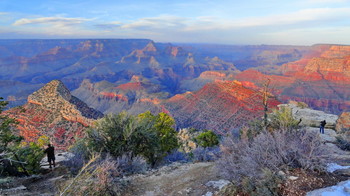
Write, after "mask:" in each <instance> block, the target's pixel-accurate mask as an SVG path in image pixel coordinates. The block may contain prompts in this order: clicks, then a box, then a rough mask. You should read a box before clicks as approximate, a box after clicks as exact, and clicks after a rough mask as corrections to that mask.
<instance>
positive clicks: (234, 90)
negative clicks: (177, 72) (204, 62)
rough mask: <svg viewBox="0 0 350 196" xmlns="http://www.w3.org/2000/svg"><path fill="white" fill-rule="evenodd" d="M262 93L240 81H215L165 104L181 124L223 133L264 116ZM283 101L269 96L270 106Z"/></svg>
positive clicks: (273, 106)
mask: <svg viewBox="0 0 350 196" xmlns="http://www.w3.org/2000/svg"><path fill="white" fill-rule="evenodd" d="M262 100H263V98H262V92H260V91H256V90H252V89H248V88H246V87H244V86H243V85H242V83H240V82H238V81H216V82H213V83H209V84H207V85H205V86H204V87H203V88H202V89H200V90H199V91H196V92H187V93H185V94H179V95H176V96H174V97H172V98H170V99H169V100H167V102H166V104H165V106H166V108H167V109H168V111H169V112H170V114H171V115H172V116H173V117H174V118H175V119H176V122H177V125H178V126H179V127H194V128H197V129H211V130H214V131H216V132H217V133H220V134H224V133H227V132H229V131H232V130H233V129H234V128H237V127H241V126H242V125H244V124H246V123H248V122H249V121H250V120H253V119H255V118H260V117H262V116H263V104H262ZM279 103H280V102H279V101H277V100H276V99H269V101H268V105H269V107H270V108H275V107H276V106H277V105H278V104H279Z"/></svg>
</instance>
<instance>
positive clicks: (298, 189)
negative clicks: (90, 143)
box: [0, 114, 350, 196]
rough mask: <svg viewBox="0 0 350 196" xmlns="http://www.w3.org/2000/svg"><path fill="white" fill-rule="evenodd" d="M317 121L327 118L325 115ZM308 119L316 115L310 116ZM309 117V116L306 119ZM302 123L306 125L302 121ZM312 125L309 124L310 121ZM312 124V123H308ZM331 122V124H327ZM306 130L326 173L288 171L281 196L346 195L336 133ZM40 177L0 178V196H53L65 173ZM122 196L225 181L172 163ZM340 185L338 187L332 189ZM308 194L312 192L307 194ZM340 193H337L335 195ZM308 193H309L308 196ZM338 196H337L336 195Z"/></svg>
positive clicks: (132, 179) (188, 191) (208, 191)
mask: <svg viewBox="0 0 350 196" xmlns="http://www.w3.org/2000/svg"><path fill="white" fill-rule="evenodd" d="M322 115H323V116H321V117H320V116H318V117H317V118H322V119H328V117H327V114H322ZM312 116H317V115H315V114H313V115H312ZM310 118H311V117H310ZM304 122H307V121H306V120H305V121H304ZM310 122H312V121H310ZM312 123H313V124H314V122H312ZM330 123H331V121H330ZM303 126H304V128H305V129H307V130H308V131H311V132H314V134H318V135H319V136H320V137H321V139H322V141H323V142H324V143H325V144H326V146H327V148H326V149H325V150H327V151H329V153H328V155H327V156H326V157H324V158H325V159H326V160H327V162H329V163H333V165H330V166H329V168H332V169H331V170H329V172H330V173H310V172H303V171H301V170H294V171H291V172H289V173H287V174H285V175H286V177H287V178H288V181H287V183H286V184H284V185H283V186H284V187H285V191H284V193H283V195H293V196H295V195H306V194H308V195H310V196H319V195H321V194H322V193H326V192H327V193H328V192H329V193H330V194H329V195H332V194H333V193H332V192H331V191H332V190H335V191H338V192H335V193H334V194H333V195H337V194H338V193H339V194H340V193H341V194H344V195H347V194H348V195H350V183H349V181H346V180H349V179H350V167H347V166H350V152H349V151H343V150H341V149H339V148H338V147H337V146H336V144H335V142H336V136H337V135H338V133H337V132H336V131H334V130H333V129H325V134H320V133H319V128H317V127H312V126H311V125H308V124H307V123H306V124H304V125H303ZM69 156H71V155H69V154H61V155H60V156H59V155H57V161H58V162H60V161H62V160H64V159H65V158H67V157H69ZM42 165H43V174H41V175H37V176H31V177H24V178H6V179H0V195H45V196H46V195H47V196H48V195H54V194H55V193H57V192H58V191H59V188H58V187H59V185H60V184H62V182H64V181H66V180H67V179H68V177H69V172H68V171H67V170H66V169H65V168H64V167H63V165H62V164H60V163H58V167H56V168H55V169H53V170H49V169H48V168H47V164H46V163H45V162H44V163H43V164H42ZM124 181H125V182H126V186H125V193H124V194H123V195H126V196H134V195H143V196H151V195H152V196H153V195H154V196H160V195H179V196H180V195H196V196H197V195H205V196H211V195H220V194H219V191H220V189H222V188H223V187H224V186H225V185H226V184H228V183H229V182H228V181H225V180H223V179H222V178H220V176H219V174H218V171H217V168H216V167H215V163H213V162H204V163H203V162H198V163H174V164H171V165H168V166H164V167H161V168H158V169H154V170H150V171H148V172H146V173H145V174H138V175H132V176H129V177H125V178H124ZM337 183H340V185H339V186H336V187H332V186H333V185H336V184H337ZM311 191H312V192H311ZM339 191H341V192H339ZM308 192H309V193H308ZM339 194H338V195H339Z"/></svg>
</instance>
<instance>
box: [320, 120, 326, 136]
mask: <svg viewBox="0 0 350 196" xmlns="http://www.w3.org/2000/svg"><path fill="white" fill-rule="evenodd" d="M325 126H326V120H323V121H321V122H320V133H322V134H324V127H325Z"/></svg>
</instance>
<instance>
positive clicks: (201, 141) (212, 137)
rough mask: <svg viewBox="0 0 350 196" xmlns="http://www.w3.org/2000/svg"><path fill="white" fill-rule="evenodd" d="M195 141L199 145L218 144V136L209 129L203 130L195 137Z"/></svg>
mask: <svg viewBox="0 0 350 196" xmlns="http://www.w3.org/2000/svg"><path fill="white" fill-rule="evenodd" d="M195 141H196V143H197V144H198V145H199V146H201V147H204V148H206V147H213V146H216V145H218V144H219V137H218V136H217V135H216V134H215V133H214V132H213V131H211V130H204V132H202V133H200V134H199V135H198V136H197V137H195Z"/></svg>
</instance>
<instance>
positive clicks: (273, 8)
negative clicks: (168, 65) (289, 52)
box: [0, 0, 350, 45]
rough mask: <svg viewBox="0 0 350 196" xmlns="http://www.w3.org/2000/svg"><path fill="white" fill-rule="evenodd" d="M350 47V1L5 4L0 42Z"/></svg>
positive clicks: (41, 0)
mask: <svg viewBox="0 0 350 196" xmlns="http://www.w3.org/2000/svg"><path fill="white" fill-rule="evenodd" d="M33 38H35V39H36V38H39V39H52V38H53V39H61V38H69V39H71V38H123V39H125V38H147V39H152V40H154V41H156V42H171V43H176V42H181V43H217V44H283V45H286V44H288V45H313V44H319V43H331V44H350V0H175V1H165V0H0V39H33Z"/></svg>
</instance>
